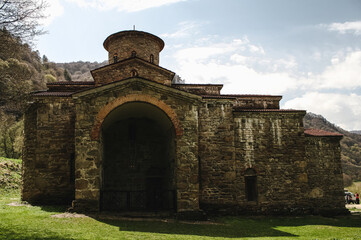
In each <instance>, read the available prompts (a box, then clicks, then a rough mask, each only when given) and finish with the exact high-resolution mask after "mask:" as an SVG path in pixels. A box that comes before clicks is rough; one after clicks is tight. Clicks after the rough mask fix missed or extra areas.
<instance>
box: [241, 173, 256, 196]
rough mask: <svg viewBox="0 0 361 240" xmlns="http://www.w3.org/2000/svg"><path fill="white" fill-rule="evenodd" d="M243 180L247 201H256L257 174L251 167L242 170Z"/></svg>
mask: <svg viewBox="0 0 361 240" xmlns="http://www.w3.org/2000/svg"><path fill="white" fill-rule="evenodd" d="M244 182H245V190H246V199H247V201H257V195H258V193H257V174H256V171H255V170H254V169H253V168H248V169H247V170H246V171H245V172H244Z"/></svg>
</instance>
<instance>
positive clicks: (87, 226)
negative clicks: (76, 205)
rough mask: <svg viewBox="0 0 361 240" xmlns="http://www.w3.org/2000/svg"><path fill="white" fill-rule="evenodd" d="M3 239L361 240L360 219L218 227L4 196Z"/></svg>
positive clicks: (251, 220)
mask: <svg viewBox="0 0 361 240" xmlns="http://www.w3.org/2000/svg"><path fill="white" fill-rule="evenodd" d="M0 194H1V195H0V239H55V240H56V239H147V240H152V239H154V240H155V239H193V240H194V239H360V236H361V217H360V216H347V217H338V218H324V217H315V216H308V217H225V218H218V219H214V220H213V221H214V222H215V223H217V224H194V223H185V222H176V221H169V222H165V221H159V220H157V221H155V220H154V221H149V220H148V221H145V220H142V221H140V220H138V221H129V220H128V221H126V220H102V219H98V218H92V217H86V218H53V217H51V216H52V215H54V214H59V213H63V212H64V210H65V207H51V206H21V207H15V206H9V205H7V204H8V203H11V202H20V199H19V192H18V191H11V192H9V191H7V192H6V193H4V192H2V193H0Z"/></svg>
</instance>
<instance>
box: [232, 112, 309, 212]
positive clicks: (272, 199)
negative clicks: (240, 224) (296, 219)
mask: <svg viewBox="0 0 361 240" xmlns="http://www.w3.org/2000/svg"><path fill="white" fill-rule="evenodd" d="M304 114H305V112H304V111H289V112H285V111H273V112H272V111H268V112H266V111H264V112H262V111H261V112H252V111H249V112H247V111H245V112H236V113H235V129H236V130H235V131H236V143H235V146H236V166H237V180H238V181H237V184H238V186H240V187H238V189H239V191H238V193H239V195H238V199H237V202H238V203H239V204H241V207H240V211H248V210H250V209H253V210H256V211H257V212H262V213H265V214H268V213H272V214H282V213H291V212H292V211H297V209H299V210H300V211H301V209H302V208H303V207H304V205H307V202H306V201H305V196H306V194H307V191H306V189H308V182H307V175H306V173H305V170H306V169H305V168H306V165H305V162H304V135H303V131H304V129H303V123H302V119H303V116H304ZM249 168H251V169H254V170H255V172H256V177H257V192H258V198H257V201H253V202H252V201H247V199H246V195H245V189H244V186H245V171H246V170H247V169H249Z"/></svg>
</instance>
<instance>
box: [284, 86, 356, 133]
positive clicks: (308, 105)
mask: <svg viewBox="0 0 361 240" xmlns="http://www.w3.org/2000/svg"><path fill="white" fill-rule="evenodd" d="M283 107H284V108H290V109H307V111H309V112H313V113H317V114H321V115H323V116H324V117H325V118H326V119H327V120H328V121H330V122H333V123H336V124H337V125H339V126H340V127H342V128H345V129H348V130H359V129H361V121H360V119H361V96H360V95H357V94H352V93H351V94H339V93H319V92H309V93H305V94H304V95H302V96H301V97H298V98H295V99H292V100H290V101H287V102H286V103H285V104H284V106H283Z"/></svg>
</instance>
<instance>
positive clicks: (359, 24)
mask: <svg viewBox="0 0 361 240" xmlns="http://www.w3.org/2000/svg"><path fill="white" fill-rule="evenodd" d="M321 26H323V27H326V28H327V29H328V30H329V31H336V32H339V33H342V34H345V33H353V34H355V35H361V21H355V22H344V23H332V24H329V25H325V24H322V25H321Z"/></svg>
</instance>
